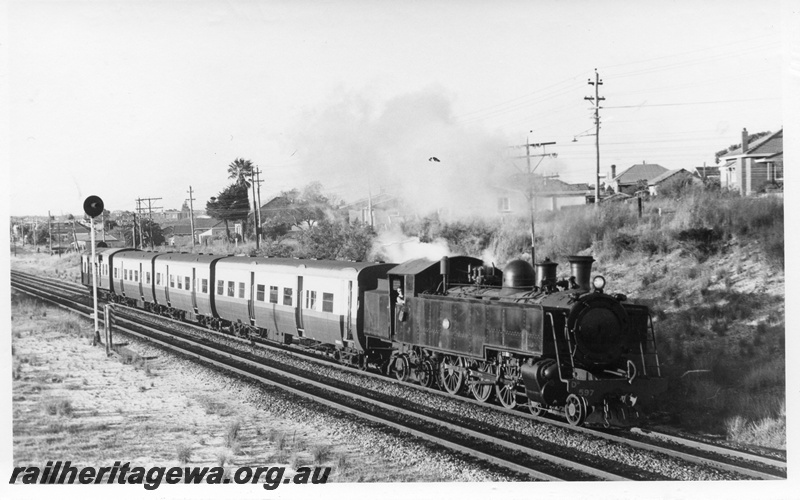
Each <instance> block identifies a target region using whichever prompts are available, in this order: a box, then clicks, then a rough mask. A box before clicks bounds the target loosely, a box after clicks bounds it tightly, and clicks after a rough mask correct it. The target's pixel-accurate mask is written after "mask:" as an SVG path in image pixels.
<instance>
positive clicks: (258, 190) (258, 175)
mask: <svg viewBox="0 0 800 500" xmlns="http://www.w3.org/2000/svg"><path fill="white" fill-rule="evenodd" d="M261 182H262V180H261V169H259V168H258V167H256V185H257V186H256V196H257V198H258V210H257V211H256V216H257V217H258V226H256V238H257V239H258V244H261Z"/></svg>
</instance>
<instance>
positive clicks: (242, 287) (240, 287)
mask: <svg viewBox="0 0 800 500" xmlns="http://www.w3.org/2000/svg"><path fill="white" fill-rule="evenodd" d="M239 298H240V299H243V298H244V283H239Z"/></svg>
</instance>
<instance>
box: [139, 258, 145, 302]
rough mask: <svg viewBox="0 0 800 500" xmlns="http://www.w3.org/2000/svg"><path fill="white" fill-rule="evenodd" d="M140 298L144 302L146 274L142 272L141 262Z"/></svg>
mask: <svg viewBox="0 0 800 500" xmlns="http://www.w3.org/2000/svg"><path fill="white" fill-rule="evenodd" d="M138 285H139V297H141V298H142V301H144V273H143V272H142V263H141V262H139V283H138Z"/></svg>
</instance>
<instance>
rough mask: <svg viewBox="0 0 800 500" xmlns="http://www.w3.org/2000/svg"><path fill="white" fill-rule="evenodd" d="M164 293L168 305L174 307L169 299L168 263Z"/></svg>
mask: <svg viewBox="0 0 800 500" xmlns="http://www.w3.org/2000/svg"><path fill="white" fill-rule="evenodd" d="M164 295H165V296H166V297H167V307H172V304H171V303H170V301H169V264H167V272H166V273H165V274H164Z"/></svg>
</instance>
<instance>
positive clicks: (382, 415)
mask: <svg viewBox="0 0 800 500" xmlns="http://www.w3.org/2000/svg"><path fill="white" fill-rule="evenodd" d="M48 282H49V280H46V279H44V278H39V277H31V276H27V275H24V274H21V273H17V272H12V287H14V288H16V289H18V290H20V291H23V292H25V293H29V294H36V295H38V296H40V297H41V298H43V299H45V300H48V301H51V302H55V303H59V305H61V306H62V307H69V308H72V309H73V310H76V312H78V313H79V314H84V315H88V314H90V312H91V308H90V307H89V306H88V305H87V304H88V303H89V302H90V301H89V300H88V299H87V296H86V294H85V289H84V288H83V287H82V286H80V285H77V284H70V283H67V282H59V283H58V287H59V288H60V291H59V292H58V293H57V292H55V291H49V292H44V291H37V289H39V288H41V287H45V286H47V283H48ZM26 283H27V284H26ZM50 286H51V287H52V285H50ZM65 296H66V298H65ZM70 299H72V300H76V299H77V300H78V301H79V302H83V305H79V304H77V305H76V304H74V303H73V304H72V305H67V302H70V301H71V300H70ZM120 309H121V310H124V309H126V308H120ZM134 311H135V310H134ZM134 314H135V316H136V319H135V320H133V321H129V320H124V319H118V327H120V326H123V325H122V323H125V325H124V326H125V328H126V329H127V330H130V333H131V334H134V335H139V336H144V337H147V338H148V339H149V340H152V341H155V342H157V343H159V344H163V345H165V347H169V348H170V349H175V348H176V347H175V346H174V344H178V347H177V349H178V350H180V352H183V353H184V354H186V355H187V356H191V357H201V358H202V359H204V362H206V363H209V364H214V365H217V366H221V367H222V365H225V366H224V368H225V369H226V370H228V371H231V372H233V373H237V374H238V375H241V376H247V377H250V378H253V379H255V380H260V381H262V382H266V383H270V384H273V385H276V384H278V385H281V386H282V387H284V388H285V390H288V391H289V392H293V393H295V394H299V393H303V394H304V397H310V398H311V399H313V400H315V401H317V402H318V403H321V404H325V405H326V406H330V407H332V408H336V409H337V410H339V411H347V412H349V413H352V414H354V415H358V416H359V417H360V418H366V419H368V420H371V421H378V420H379V421H381V422H382V423H383V425H389V426H391V427H394V428H396V429H399V430H402V431H404V432H407V433H409V434H411V435H414V436H416V437H418V438H421V439H425V440H428V441H430V442H433V443H436V444H437V445H439V446H443V447H447V448H448V449H451V450H454V451H456V452H459V453H465V454H469V455H471V456H473V457H476V458H478V459H480V460H485V461H487V462H490V463H493V464H495V465H496V466H499V467H503V468H505V469H507V470H510V471H514V473H516V474H519V475H522V476H524V477H529V478H534V479H542V480H559V479H569V480H574V479H582V480H587V479H603V480H623V479H666V478H668V477H664V476H662V475H661V474H660V473H658V472H650V471H646V470H637V469H636V468H633V467H624V466H620V465H619V464H618V463H613V462H608V461H606V460H602V459H598V458H597V457H590V456H586V454H582V453H580V452H575V453H570V452H562V453H552V452H548V451H541V450H540V449H536V448H540V446H537V444H542V443H540V442H538V441H537V440H536V439H515V437H514V436H510V435H508V433H507V432H505V433H504V432H502V431H498V430H497V429H488V430H487V429H481V428H480V426H474V425H470V423H469V422H465V421H463V420H459V419H446V418H444V417H445V416H446V415H438V414H436V413H435V412H431V411H428V412H425V411H420V409H419V408H416V409H410V408H408V406H409V405H408V404H406V405H403V404H402V403H400V402H398V401H393V400H392V398H376V397H374V395H373V394H369V393H370V392H372V391H364V390H363V388H361V389H358V390H357V389H354V388H352V387H350V388H347V387H343V386H342V384H339V385H338V386H332V385H331V383H330V382H329V381H321V380H319V378H320V377H319V376H309V375H306V376H304V375H303V374H302V373H300V372H302V370H298V371H294V372H292V373H291V374H290V375H287V371H286V367H285V366H281V367H277V365H280V363H278V364H277V365H276V366H274V367H272V366H266V365H265V364H264V362H263V359H259V358H258V357H257V356H253V355H250V354H247V353H246V352H238V353H235V352H231V350H230V349H226V350H227V351H228V352H220V346H219V345H218V346H215V347H211V346H209V345H208V342H207V340H202V339H196V338H192V335H190V334H186V333H185V331H186V330H187V328H188V329H190V330H201V329H200V328H198V327H196V326H191V325H187V324H185V323H180V324H179V325H181V327H182V328H181V330H184V333H179V332H173V333H171V334H167V333H165V332H163V330H164V329H165V327H164V326H163V325H164V323H165V322H167V321H170V320H166V319H165V318H160V317H155V318H157V319H156V320H155V322H153V320H148V319H147V318H146V317H145V315H146V313H143V312H141V311H136V312H135V313H134ZM145 322H149V323H151V326H144V325H143V323H145ZM204 332H205V333H204V334H203V335H202V336H206V335H209V334H210V335H213V336H219V334H218V333H216V332H211V331H209V330H204ZM170 337H171V339H170ZM225 341H226V342H228V343H238V344H240V345H241V346H243V349H242V350H243V351H246V350H247V349H249V348H252V344H251V343H250V342H249V341H245V340H243V339H236V338H234V337H227V336H226V337H225ZM167 344H170V345H172V346H167ZM258 348H259V350H261V349H268V348H267V347H264V346H258ZM269 349H276V350H277V348H276V347H269ZM282 352H284V353H285V352H286V351H282ZM289 355H290V356H300V354H297V353H291V354H289ZM314 363H317V364H319V365H321V366H326V365H330V366H334V363H331V362H328V361H324V360H318V359H317V360H314ZM335 366H336V368H337V369H339V370H341V369H342V367H340V366H338V365H335ZM345 371H347V372H350V373H353V374H357V375H358V376H359V377H366V378H376V379H377V378H380V379H381V380H382V381H384V383H392V384H394V385H397V386H400V387H402V389H403V390H408V391H418V392H422V393H430V394H432V395H435V396H436V397H444V395H443V393H441V392H440V391H434V390H431V389H426V388H423V387H420V386H418V385H412V384H406V383H402V382H399V381H395V380H393V379H392V380H391V381H387V380H386V379H385V377H379V376H378V375H376V374H371V373H365V372H358V371H357V370H352V369H345ZM344 385H346V384H344ZM395 399H397V398H395ZM448 399H453V398H451V397H449V396H448ZM455 399H456V400H458V401H459V402H460V403H463V404H469V405H474V406H476V407H479V408H484V409H489V410H490V411H494V412H499V413H504V414H507V415H512V416H514V417H516V418H524V419H529V420H531V421H533V422H542V423H546V424H547V425H549V426H554V427H557V428H561V429H563V430H564V432H570V433H575V435H576V436H581V435H582V436H591V437H592V438H595V439H601V440H607V441H609V442H613V443H615V444H617V445H620V446H624V447H629V448H631V449H633V450H636V451H637V452H638V453H650V454H654V455H656V456H666V457H671V458H672V459H675V460H680V461H684V462H687V463H692V464H696V465H697V466H699V467H711V468H714V469H716V470H720V471H726V473H727V474H729V475H730V476H731V477H742V478H760V479H781V478H785V477H786V465H785V462H781V461H778V460H773V459H765V458H762V457H758V456H756V455H751V454H744V453H741V452H731V450H726V449H724V448H720V447H708V446H705V448H704V449H700V447H698V446H696V445H694V444H692V443H688V442H675V440H673V442H672V444H670V445H669V446H665V445H664V444H663V441H662V439H665V438H661V437H660V436H659V437H658V440H656V439H652V438H653V437H656V435H650V436H649V437H646V438H642V436H641V433H635V432H627V433H613V434H612V433H608V432H603V431H598V430H594V429H586V428H578V429H576V428H574V427H570V426H567V425H566V424H562V423H560V422H557V421H553V420H550V419H546V418H541V417H533V416H530V415H527V414H522V413H520V412H514V411H510V410H506V409H504V408H499V407H497V406H492V405H488V404H485V403H479V402H477V401H475V400H472V399H468V398H460V397H455ZM411 406H413V405H411ZM432 415H436V417H440V418H436V417H434V416H432ZM526 441H527V442H526ZM545 448H546V446H545ZM570 455H572V456H570Z"/></svg>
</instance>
